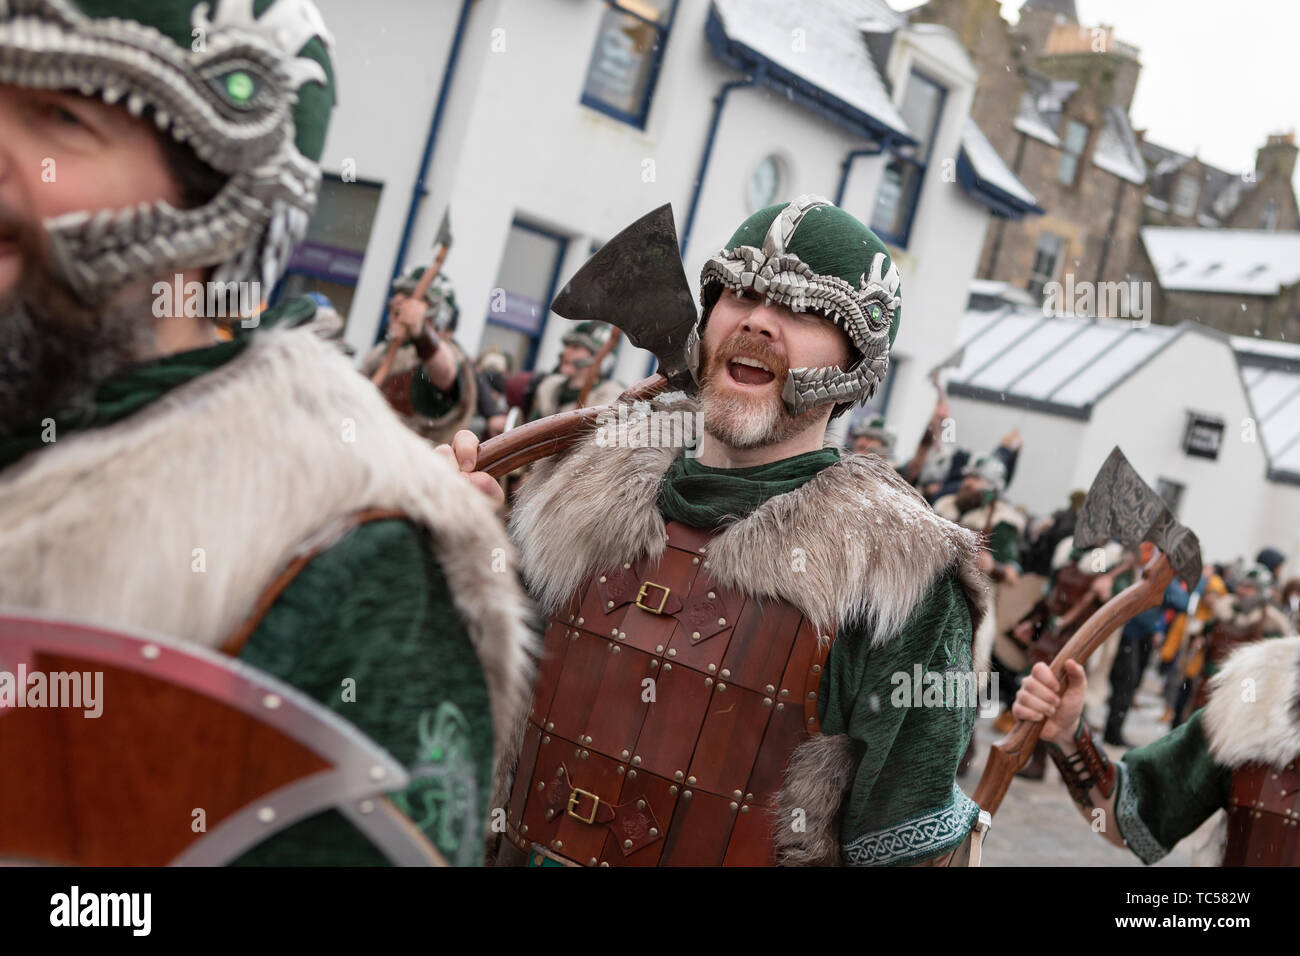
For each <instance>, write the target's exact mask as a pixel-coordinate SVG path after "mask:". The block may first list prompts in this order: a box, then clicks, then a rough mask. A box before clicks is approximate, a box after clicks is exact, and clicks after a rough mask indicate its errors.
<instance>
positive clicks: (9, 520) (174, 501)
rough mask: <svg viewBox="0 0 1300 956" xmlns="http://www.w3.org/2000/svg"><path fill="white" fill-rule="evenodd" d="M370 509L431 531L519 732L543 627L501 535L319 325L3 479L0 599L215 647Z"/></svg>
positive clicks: (504, 721)
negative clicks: (531, 657)
mask: <svg viewBox="0 0 1300 956" xmlns="http://www.w3.org/2000/svg"><path fill="white" fill-rule="evenodd" d="M365 508H389V509H395V510H399V511H402V512H404V513H406V514H408V515H410V516H411V517H412V518H413V519H414V520H415V521H417V522H419V523H420V524H422V525H424V526H425V527H427V528H428V529H430V531H431V532H432V534H431V540H432V542H433V547H434V550H435V553H436V555H437V557H438V560H439V563H440V565H441V566H442V568H443V571H444V573H445V574H446V577H447V581H448V585H449V588H450V590H451V594H452V600H453V603H454V604H455V605H456V608H457V610H458V611H459V612H460V613H461V616H462V618H463V619H464V620H465V623H466V627H467V629H468V631H469V634H470V637H471V639H472V641H473V643H474V646H475V649H476V650H477V652H478V654H479V658H480V660H481V661H482V663H483V667H484V672H485V675H486V678H487V683H488V687H489V691H490V693H491V696H492V702H493V717H494V720H496V721H498V723H497V726H498V727H499V728H505V727H508V726H510V725H511V724H512V723H513V714H514V712H516V711H517V710H518V708H519V705H520V702H521V701H526V696H525V695H526V694H527V691H528V686H529V676H528V673H529V662H528V653H529V649H530V647H531V644H532V637H531V635H530V633H529V632H528V630H527V628H526V626H525V624H524V621H525V617H526V615H527V613H528V609H527V604H526V599H525V598H524V595H523V593H522V589H521V588H519V587H518V586H517V584H516V583H515V576H514V574H513V573H511V567H510V564H511V560H512V558H513V549H512V548H511V546H510V544H509V539H508V537H507V536H506V533H505V530H504V528H502V527H501V523H500V521H499V520H498V518H497V516H496V515H495V514H494V513H493V511H492V508H491V506H490V505H489V504H488V502H487V500H486V499H484V498H483V497H482V496H481V495H479V494H476V493H474V492H472V491H471V490H470V489H469V488H468V487H467V486H465V484H464V482H463V481H461V480H459V478H458V477H457V475H456V472H455V469H454V467H453V466H452V465H450V464H449V463H448V462H447V461H445V460H444V459H443V458H442V457H441V456H440V455H438V454H436V453H435V452H434V450H433V448H432V447H431V446H430V445H429V444H428V443H427V442H425V441H423V440H421V439H420V438H419V437H418V436H417V435H415V433H413V432H412V431H410V430H409V429H407V428H406V427H404V426H403V425H402V424H401V423H400V422H399V421H398V419H397V417H396V416H395V415H394V414H393V412H392V410H391V409H390V408H389V407H388V404H387V403H386V402H385V401H384V399H383V397H382V395H381V394H380V393H379V390H378V389H376V388H375V387H374V386H373V385H372V384H371V383H370V382H369V381H367V380H366V379H365V378H364V377H363V376H361V375H359V374H357V372H356V371H355V370H354V369H353V368H352V365H351V363H350V362H348V360H347V359H346V358H345V357H344V356H343V355H342V354H341V353H340V352H339V351H338V349H336V348H335V347H334V346H332V345H330V344H329V343H327V342H325V341H323V340H322V339H320V338H319V337H318V336H317V335H316V334H314V333H313V332H312V331H310V330H309V329H305V328H300V329H289V330H268V331H266V332H263V333H259V334H258V335H257V336H255V337H254V339H253V341H252V342H251V343H250V344H249V346H248V348H247V349H245V351H244V352H243V353H242V354H241V355H239V356H237V357H235V358H234V359H231V360H230V361H229V362H228V363H226V364H225V365H223V366H222V367H220V368H218V369H215V370H213V371H211V372H208V373H206V374H204V375H201V376H199V377H198V378H196V379H194V380H193V381H191V382H188V383H186V384H185V385H182V386H180V387H179V388H176V389H175V390H173V391H172V392H170V393H168V394H167V395H165V396H163V397H162V398H160V399H158V400H157V401H156V402H154V403H153V404H151V405H150V406H149V407H147V408H144V409H141V410H140V411H139V412H137V413H135V414H134V415H131V416H130V417H128V418H126V419H124V420H122V421H120V422H117V423H115V424H113V425H108V426H105V427H103V428H97V429H92V430H87V431H84V432H78V433H74V434H71V435H68V436H67V437H60V438H59V439H58V441H57V442H56V443H54V444H52V445H50V446H49V447H47V448H43V449H41V450H40V451H37V452H34V453H32V454H30V455H28V456H27V457H26V458H24V459H23V460H22V461H20V462H17V463H15V464H14V465H11V466H10V467H9V468H7V469H5V470H4V471H3V472H0V540H3V541H4V542H5V547H3V548H0V606H4V605H9V606H11V607H21V608H32V609H37V610H46V611H50V612H53V613H58V614H61V615H65V616H68V617H77V618H81V619H84V620H89V621H95V622H98V623H102V624H105V625H107V626H110V627H111V626H115V625H117V626H123V627H134V628H139V629H143V630H152V631H158V632H161V633H164V634H171V635H174V636H176V637H179V638H181V639H185V640H189V641H192V642H194V643H198V644H204V645H206V646H209V647H217V646H220V644H221V643H222V642H223V641H224V640H225V639H226V638H227V637H228V636H229V634H230V633H231V631H232V630H233V629H234V628H235V626H236V625H237V624H239V622H240V621H242V620H243V619H244V618H245V617H246V616H247V615H248V614H249V612H250V611H251V610H252V608H253V606H254V604H255V602H256V601H257V599H258V597H259V596H260V595H261V593H262V591H263V589H264V588H265V587H266V586H267V585H268V584H269V583H270V582H271V580H272V579H273V577H274V576H275V575H276V574H277V573H279V571H281V570H282V569H283V568H284V567H285V565H287V564H288V563H289V561H290V560H291V559H292V558H293V557H294V556H295V555H296V554H299V553H302V552H303V551H306V550H309V549H310V548H312V547H313V546H316V545H319V544H323V543H328V542H332V541H333V540H335V539H337V537H338V536H339V535H340V534H341V533H342V530H343V528H344V527H345V519H346V518H347V516H349V515H351V514H352V513H353V512H355V511H359V510H362V509H365ZM497 570H504V571H505V572H506V573H494V571H497Z"/></svg>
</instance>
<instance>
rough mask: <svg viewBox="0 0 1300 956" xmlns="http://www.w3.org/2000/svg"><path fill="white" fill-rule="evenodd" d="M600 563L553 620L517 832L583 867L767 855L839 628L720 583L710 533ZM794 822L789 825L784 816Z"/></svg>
mask: <svg viewBox="0 0 1300 956" xmlns="http://www.w3.org/2000/svg"><path fill="white" fill-rule="evenodd" d="M667 531H668V542H667V547H666V548H665V550H664V554H663V557H662V558H660V559H658V560H651V559H644V558H643V559H641V560H640V561H637V562H629V563H626V564H623V565H622V566H621V567H616V568H610V569H607V570H606V571H605V572H603V573H598V574H595V575H593V576H592V577H591V578H590V579H589V580H588V581H587V582H586V583H585V584H584V585H583V586H582V587H581V588H579V590H578V592H577V594H575V595H574V598H573V600H572V601H571V602H570V603H569V605H568V606H567V607H566V608H564V609H563V610H562V611H561V612H560V613H559V614H557V615H556V616H555V617H554V618H552V619H551V620H550V621H549V622H548V627H547V629H546V636H545V638H544V646H543V651H542V660H541V663H540V666H539V673H538V677H537V682H536V685H535V686H534V691H533V702H532V709H531V711H530V713H529V718H528V724H527V728H526V731H525V736H524V744H523V749H522V751H521V753H520V758H519V765H518V771H517V773H516V777H515V784H514V791H513V793H512V794H511V798H510V807H509V810H508V813H507V836H508V837H509V839H510V840H511V841H512V842H513V843H514V844H515V845H516V846H518V847H519V848H520V849H521V850H524V851H528V850H529V849H530V847H534V846H535V847H537V848H541V849H542V850H544V852H545V853H546V854H547V855H549V856H553V857H558V858H560V859H561V860H563V861H565V862H570V863H576V864H579V865H584V866H597V865H601V866H604V865H608V866H670V865H688V866H691V865H694V866H718V865H741V866H756V865H759V866H761V865H771V864H772V863H773V850H772V841H771V833H772V829H773V827H774V826H776V825H777V823H778V821H777V820H776V819H775V817H774V815H773V805H774V798H775V796H776V794H777V793H778V792H779V790H780V788H781V784H782V782H783V780H784V774H785V767H786V765H787V762H788V760H789V757H790V755H791V753H792V752H793V751H794V749H795V747H796V746H797V745H798V744H799V743H801V742H802V741H804V740H806V739H808V737H809V736H811V735H813V734H817V733H820V732H821V728H820V726H819V724H818V719H817V699H818V696H819V687H820V684H821V677H822V673H823V670H824V665H825V662H826V658H827V656H828V655H829V653H830V644H831V640H832V639H833V637H834V634H833V633H832V634H831V635H829V636H827V637H826V638H825V639H819V637H818V634H817V632H816V630H815V629H814V628H813V627H812V625H811V624H810V623H809V622H808V621H807V620H805V619H804V617H803V615H802V614H801V613H800V612H799V611H798V610H797V609H795V608H794V607H793V606H791V605H789V604H787V603H785V602H784V601H781V600H778V599H775V598H763V599H762V600H761V601H760V599H759V598H757V597H754V596H750V595H747V594H743V593H741V592H739V591H736V590H727V589H723V588H721V587H718V586H717V584H716V583H715V582H714V581H713V580H712V578H711V577H710V575H709V572H708V570H707V569H706V568H705V567H704V557H705V554H706V552H707V548H708V541H709V538H710V537H711V534H710V533H709V532H707V531H700V530H698V529H694V528H688V527H686V526H685V525H681V524H678V523H676V522H670V523H669V524H668V527H667ZM785 825H789V824H788V823H786V824H785Z"/></svg>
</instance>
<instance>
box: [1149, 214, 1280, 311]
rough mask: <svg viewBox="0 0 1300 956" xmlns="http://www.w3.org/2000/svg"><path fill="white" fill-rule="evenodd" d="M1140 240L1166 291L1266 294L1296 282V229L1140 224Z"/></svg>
mask: <svg viewBox="0 0 1300 956" xmlns="http://www.w3.org/2000/svg"><path fill="white" fill-rule="evenodd" d="M1142 242H1143V244H1144V245H1145V246H1146V250H1147V256H1148V257H1150V259H1151V263H1152V265H1154V266H1155V269H1156V276H1157V278H1158V280H1159V282H1160V285H1161V287H1162V288H1164V289H1168V290H1178V291H1185V292H1222V293H1237V294H1240V295H1266V296H1268V295H1277V293H1278V291H1279V290H1280V289H1281V288H1282V286H1289V285H1292V284H1294V283H1295V282H1297V281H1300V232H1264V231H1257V230H1254V229H1184V228H1175V227H1166V226H1146V227H1144V228H1143V229H1142Z"/></svg>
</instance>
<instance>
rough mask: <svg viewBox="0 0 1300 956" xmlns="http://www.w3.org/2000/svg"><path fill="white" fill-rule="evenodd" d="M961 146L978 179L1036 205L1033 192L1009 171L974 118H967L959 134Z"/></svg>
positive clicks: (1009, 168)
mask: <svg viewBox="0 0 1300 956" xmlns="http://www.w3.org/2000/svg"><path fill="white" fill-rule="evenodd" d="M961 148H962V149H964V150H965V151H966V155H967V157H968V158H969V159H970V162H971V166H972V167H973V168H974V169H975V174H976V175H977V176H979V178H980V179H982V180H984V181H985V182H987V183H990V184H992V185H994V186H996V187H997V188H998V189H1001V190H1002V191H1003V192H1005V193H1007V194H1008V195H1011V196H1014V197H1015V198H1016V199H1019V200H1020V201H1021V202H1024V203H1028V204H1029V205H1031V206H1036V205H1038V201H1037V200H1036V199H1034V195H1033V193H1031V192H1030V191H1029V190H1028V189H1026V188H1025V187H1024V184H1022V183H1021V182H1020V180H1019V179H1017V178H1016V174H1015V173H1013V172H1012V171H1011V167H1009V166H1008V165H1007V164H1006V163H1004V162H1003V161H1002V157H1001V156H999V155H998V151H997V150H995V149H994V148H993V144H992V143H990V142H989V141H988V139H987V137H985V135H984V133H983V132H981V131H980V128H979V127H978V126H976V125H975V122H974V120H970V119H968V120H967V121H966V126H965V128H964V129H963V130H962V134H961Z"/></svg>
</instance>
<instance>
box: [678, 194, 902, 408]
mask: <svg viewBox="0 0 1300 956" xmlns="http://www.w3.org/2000/svg"><path fill="white" fill-rule="evenodd" d="M823 206H829V207H830V208H831V209H834V210H835V212H836V214H837V215H838V217H839V218H840V220H841V223H842V224H846V225H847V229H848V230H849V231H850V232H852V233H854V234H857V233H860V234H861V235H860V237H858V238H854V239H853V240H852V241H855V242H859V241H860V242H862V243H865V244H866V245H867V247H868V251H871V250H875V251H874V253H873V254H872V255H871V260H870V266H869V267H868V268H867V269H866V270H865V271H863V272H862V273H861V274H860V275H858V277H857V284H856V285H854V284H853V283H851V282H849V281H848V280H846V279H844V278H841V277H840V276H838V275H827V274H825V273H819V272H817V271H816V270H815V269H814V268H813V267H812V266H810V265H809V264H808V263H807V262H805V261H804V259H802V258H800V256H799V254H798V250H800V249H801V248H806V247H808V246H811V245H812V244H813V243H814V242H816V241H818V240H817V239H812V240H807V241H806V240H805V236H806V235H807V233H804V232H801V233H799V235H798V236H797V237H796V232H797V231H798V230H799V228H800V226H801V225H802V224H804V222H805V217H806V216H807V214H808V213H809V212H810V211H811V210H813V209H816V208H818V207H823ZM761 215H762V212H759V213H756V214H755V216H754V217H751V220H747V223H748V222H749V221H752V220H753V219H754V218H757V217H758V216H761ZM809 222H810V224H811V221H809ZM745 228H746V227H745V226H744V225H742V226H741V229H740V230H739V231H738V232H737V236H739V235H741V234H742V233H743V232H744V230H745ZM807 232H808V233H811V232H813V230H808V231H807ZM735 238H736V237H733V242H734V241H735ZM887 261H889V262H890V264H889V267H888V269H886V268H885V263H886V262H887ZM899 284H900V283H899V275H898V269H897V267H895V266H894V264H893V262H892V261H890V257H889V254H888V250H887V249H886V248H885V246H884V244H883V243H881V242H880V240H879V239H878V238H876V236H875V234H874V233H872V232H871V231H870V230H869V229H867V227H866V226H863V225H862V224H861V223H859V222H857V220H855V219H853V218H852V217H850V216H849V215H848V214H847V213H845V212H843V211H842V210H839V209H838V208H837V207H835V206H834V205H833V204H832V203H831V202H830V201H829V200H827V199H824V198H822V197H820V196H801V197H799V198H798V199H796V200H795V201H794V202H791V203H789V204H788V205H786V206H785V208H784V209H782V210H781V211H780V213H779V214H778V215H777V216H776V218H775V219H773V220H772V224H771V226H770V227H769V228H768V230H767V234H766V235H765V236H764V238H763V245H762V247H761V248H760V247H756V246H753V245H743V244H741V245H734V246H733V247H732V248H730V249H723V250H722V251H721V252H719V253H718V254H717V255H715V256H713V257H712V258H710V259H709V260H708V262H706V263H705V264H704V269H703V270H702V272H701V273H700V298H701V302H702V303H704V304H707V300H708V297H709V295H710V294H711V293H712V292H713V291H716V287H718V286H721V287H723V288H726V289H732V290H735V291H736V292H744V291H747V290H750V289H752V290H753V291H754V292H756V293H758V294H760V295H764V296H766V297H767V300H768V301H769V302H776V303H779V304H780V305H784V306H787V307H789V308H790V309H791V310H792V311H794V312H815V313H817V314H819V315H823V316H825V317H826V318H828V319H830V320H831V321H832V322H834V323H835V324H836V325H837V326H839V327H840V328H841V329H843V330H844V331H845V332H846V333H847V334H848V336H849V339H850V340H851V341H852V343H853V346H854V348H855V349H856V350H857V352H858V357H857V359H856V360H855V361H854V362H852V363H851V365H850V367H849V368H848V369H847V370H845V369H841V368H839V367H838V366H833V365H832V366H826V367H823V368H792V369H790V372H789V375H788V376H787V378H786V382H785V388H784V390H783V391H782V394H781V397H782V399H783V401H784V402H785V405H786V407H787V409H789V411H790V413H791V414H792V415H798V414H801V413H803V412H805V411H807V410H808V409H810V408H814V407H816V406H818V405H825V404H828V403H834V404H835V405H837V406H840V407H841V408H848V407H849V406H852V405H854V404H857V403H858V402H861V401H864V400H866V399H868V398H870V397H871V396H872V395H873V394H875V391H876V389H877V387H879V385H880V382H881V381H882V380H883V379H884V377H885V373H886V371H887V370H888V368H889V347H890V344H891V342H892V338H893V332H894V330H895V323H894V318H895V315H896V314H897V312H898V310H899V308H900V305H901V296H900V294H899ZM700 328H701V327H699V326H697V327H696V330H695V332H694V333H693V334H692V336H691V341H690V343H689V345H688V348H689V349H690V352H691V355H692V364H693V365H695V366H698V353H699V337H700V334H701V330H700ZM697 380H698V371H697Z"/></svg>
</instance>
